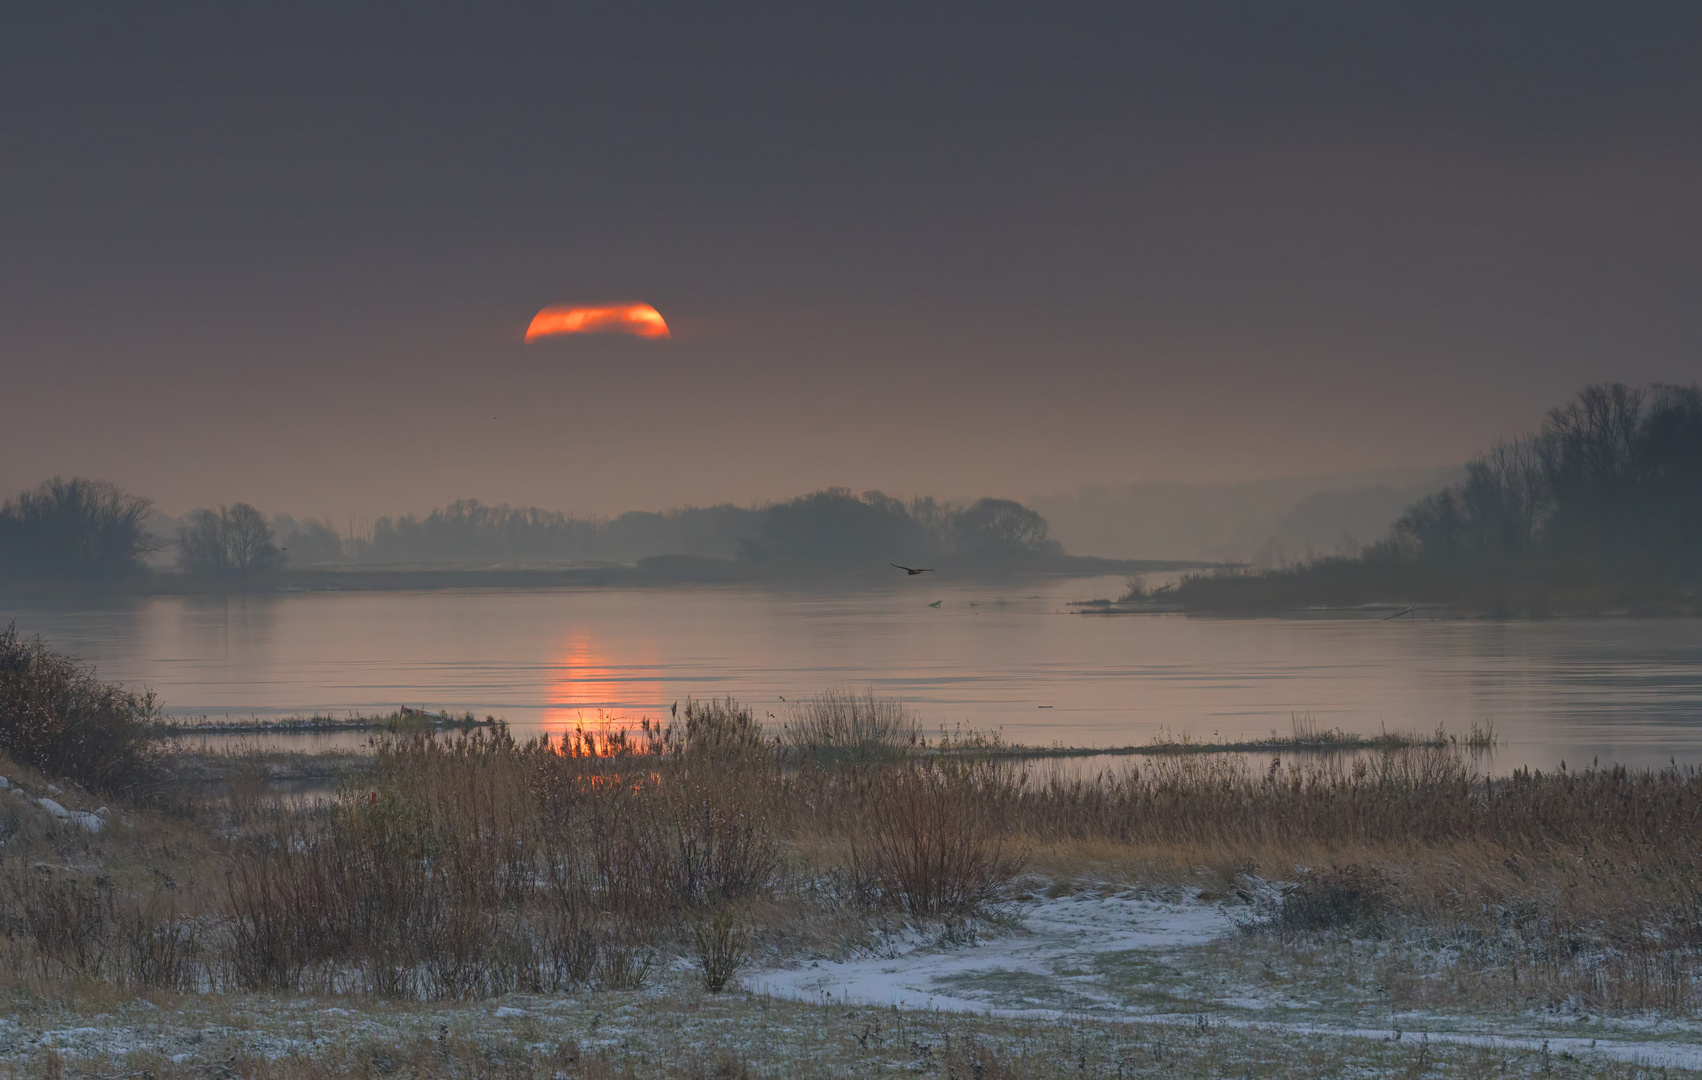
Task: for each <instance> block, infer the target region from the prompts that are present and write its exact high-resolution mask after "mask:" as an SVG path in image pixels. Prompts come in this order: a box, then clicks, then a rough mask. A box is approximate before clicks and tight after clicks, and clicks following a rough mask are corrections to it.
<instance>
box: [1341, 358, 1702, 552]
mask: <svg viewBox="0 0 1702 1080" xmlns="http://www.w3.org/2000/svg"><path fill="white" fill-rule="evenodd" d="M1365 558H1366V560H1367V561H1370V562H1385V563H1387V562H1409V563H1421V564H1428V565H1430V566H1434V567H1438V568H1449V567H1454V568H1461V569H1497V568H1512V567H1514V566H1520V567H1524V568H1531V567H1539V568H1543V567H1545V568H1549V569H1554V570H1559V571H1565V572H1571V573H1576V574H1585V575H1589V576H1592V577H1596V578H1601V579H1646V580H1668V581H1676V580H1686V581H1688V580H1693V579H1695V578H1697V577H1699V576H1702V390H1699V389H1698V388H1697V387H1695V386H1654V387H1651V388H1649V389H1647V390H1642V389H1637V388H1634V387H1630V386H1626V385H1624V384H1622V383H1607V384H1597V385H1593V386H1589V387H1586V388H1585V389H1584V390H1583V391H1582V392H1581V393H1579V394H1578V396H1577V397H1576V398H1574V399H1573V400H1572V401H1570V402H1568V403H1567V404H1566V405H1563V406H1561V407H1559V408H1556V409H1553V410H1551V411H1550V412H1549V414H1548V417H1547V420H1546V421H1545V423H1544V424H1543V427H1542V430H1541V431H1539V432H1537V433H1536V434H1534V435H1531V436H1528V437H1526V438H1522V439H1518V440H1515V441H1513V442H1507V443H1503V444H1501V445H1500V446H1497V447H1496V448H1495V449H1493V450H1491V451H1490V452H1489V453H1487V454H1485V455H1484V456H1482V457H1480V458H1478V459H1477V460H1475V461H1473V462H1471V463H1470V464H1469V465H1468V466H1467V467H1466V479H1465V481H1464V482H1463V483H1461V484H1458V485H1456V486H1453V487H1450V488H1447V489H1445V490H1443V491H1440V492H1438V493H1436V494H1435V495H1431V496H1429V497H1427V498H1425V499H1422V500H1420V501H1419V502H1418V503H1416V504H1414V505H1413V506H1412V507H1411V508H1410V509H1409V510H1408V511H1407V513H1406V514H1405V516H1403V517H1402V518H1401V519H1400V521H1399V522H1397V523H1396V525H1395V528H1394V530H1393V532H1392V534H1391V535H1390V536H1389V537H1388V539H1386V540H1384V541H1383V542H1382V543H1379V544H1377V545H1374V546H1373V547H1371V548H1370V549H1368V550H1367V551H1366V554H1365Z"/></svg>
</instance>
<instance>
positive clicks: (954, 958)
mask: <svg viewBox="0 0 1702 1080" xmlns="http://www.w3.org/2000/svg"><path fill="white" fill-rule="evenodd" d="M1249 917H1250V916H1249V914H1248V909H1247V908H1246V907H1239V906H1237V907H1229V906H1225V905H1224V904H1222V903H1218V902H1202V901H1200V900H1199V899H1197V897H1195V896H1192V895H1189V894H1182V893H1179V894H1176V895H1174V896H1172V897H1169V898H1156V897H1153V896H1143V895H1137V894H1132V893H1117V894H1107V893H1104V892H1095V893H1083V894H1078V895H1074V896H1065V897H1057V898H1049V899H1043V900H1037V901H1034V902H1031V903H1028V904H1024V905H1021V906H1019V907H1017V908H1015V909H1013V910H1012V911H1011V912H1010V917H1009V919H1008V920H1007V923H1008V925H1007V926H1005V927H1004V928H1002V932H1000V931H997V930H995V931H992V932H988V930H987V928H981V929H980V930H979V931H978V932H977V933H974V934H965V933H963V932H957V933H953V934H950V935H945V934H940V933H934V934H931V935H930V934H924V933H917V932H914V931H913V932H909V933H905V934H899V935H893V936H890V937H888V938H886V939H884V940H882V941H881V942H880V943H879V944H878V945H877V946H875V947H874V948H872V949H870V950H867V951H866V952H865V954H863V955H859V956H855V957H851V958H848V959H843V960H825V959H822V960H814V961H810V962H807V963H805V964H803V965H801V966H797V967H790V968H784V969H769V970H763V971H757V972H753V973H750V974H748V975H747V976H746V977H745V979H744V982H745V985H746V986H748V987H749V988H750V989H752V990H754V991H756V992H758V993H763V994H768V995H772V996H776V997H784V998H791V999H796V1000H805V1001H812V1002H831V1003H835V1004H847V1005H899V1006H901V1007H906V1008H934V1009H940V1010H946V1011H958V1012H977V1013H988V1014H994V1015H1009V1016H1013V1017H1014V1016H1022V1017H1037V1016H1044V1015H1054V1016H1057V1015H1087V1016H1093V1017H1095V1018H1100V1019H1110V1018H1114V1017H1123V1018H1127V1019H1142V1020H1155V1019H1157V1020H1162V1019H1171V1020H1174V1021H1176V1022H1179V1023H1188V1024H1200V1023H1207V1024H1213V1025H1219V1024H1221V1025H1230V1026H1236V1025H1257V1026H1259V1027H1269V1026H1272V1025H1277V1026H1281V1027H1284V1028H1288V1029H1291V1030H1293V1031H1295V1032H1297V1033H1298V1032H1307V1033H1317V1034H1341V1035H1354V1036H1361V1037H1371V1038H1380V1039H1400V1038H1411V1039H1429V1040H1439V1041H1445V1042H1454V1043H1469V1044H1474V1045H1482V1046H1506V1047H1524V1048H1529V1049H1536V1048H1539V1047H1541V1046H1543V1045H1545V1044H1546V1045H1547V1046H1548V1047H1549V1049H1550V1051H1551V1052H1553V1053H1556V1054H1558V1053H1563V1052H1565V1053H1572V1054H1588V1053H1594V1054H1602V1055H1605V1056H1609V1057H1613V1058H1617V1059H1620V1060H1625V1061H1637V1062H1642V1063H1646V1064H1651V1065H1666V1066H1671V1067H1679V1068H1688V1069H1702V1023H1697V1022H1693V1021H1682V1020H1678V1021H1675V1020H1661V1019H1650V1018H1627V1019H1619V1020H1604V1019H1601V1018H1594V1019H1591V1020H1589V1021H1588V1022H1587V1023H1586V1022H1583V1021H1580V1020H1577V1019H1575V1018H1574V1019H1572V1020H1567V1019H1565V1018H1561V1017H1549V1016H1540V1015H1531V1014H1519V1013H1514V1012H1511V1011H1509V1012H1508V1013H1506V1014H1503V1015H1499V1016H1484V1015H1475V1014H1453V1013H1449V1014H1444V1013H1431V1012H1409V1011H1401V1012H1391V1011H1389V1010H1388V1009H1386V1008H1384V1009H1381V1010H1379V1011H1378V1012H1377V1020H1379V1021H1381V1023H1382V1025H1384V1026H1367V1025H1366V1024H1365V1023H1364V1020H1365V1019H1366V1018H1367V1017H1366V1016H1365V1013H1366V1012H1367V1011H1368V1010H1367V1008H1365V1007H1364V1005H1365V1003H1363V1002H1359V1003H1348V1004H1345V1005H1344V1002H1343V1000H1342V998H1340V997H1337V998H1336V999H1335V1000H1333V1001H1328V1000H1326V998H1327V997H1330V996H1332V995H1317V994H1315V993H1314V991H1315V990H1316V989H1317V988H1316V987H1290V988H1288V989H1287V991H1284V990H1279V989H1277V988H1274V987H1272V986H1271V985H1268V984H1266V985H1259V984H1255V983H1251V982H1248V981H1246V980H1245V979H1242V980H1239V981H1237V980H1235V979H1232V978H1227V977H1225V976H1224V975H1223V974H1222V971H1223V967H1224V965H1222V964H1221V963H1218V962H1214V960H1215V958H1216V957H1219V956H1221V955H1222V950H1224V949H1226V948H1233V947H1234V946H1235V939H1236V938H1237V937H1239V936H1240V935H1242V934H1243V930H1242V925H1243V924H1244V923H1245V922H1246V921H1247V920H1248V918H1249ZM1296 991H1298V993H1297V992H1296Z"/></svg>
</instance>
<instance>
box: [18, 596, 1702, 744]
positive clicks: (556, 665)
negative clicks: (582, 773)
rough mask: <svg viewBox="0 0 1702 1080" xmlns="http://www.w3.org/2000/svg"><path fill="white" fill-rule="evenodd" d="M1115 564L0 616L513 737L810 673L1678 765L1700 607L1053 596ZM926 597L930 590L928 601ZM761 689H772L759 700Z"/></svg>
mask: <svg viewBox="0 0 1702 1080" xmlns="http://www.w3.org/2000/svg"><path fill="white" fill-rule="evenodd" d="M1120 585H1121V582H1120V581H1118V580H1114V579H1080V578H1076V579H1069V578H1057V579H1042V580H1037V581H1025V582H1020V583H1012V584H1004V585H988V584H985V583H974V582H953V581H949V580H942V579H938V578H932V577H928V576H921V577H918V578H914V579H899V580H895V581H894V582H893V583H892V584H891V585H889V586H881V587H871V588H858V589H839V590H835V589H832V588H823V589H820V590H808V589H777V588H763V587H748V586H740V587H701V588H666V589H662V588H644V589H624V588H622V589H617V588H587V589H550V590H497V589H489V590H487V589H465V590H442V591H431V592H367V593H337V592H321V593H294V594H275V595H251V596H232V597H228V598H226V597H220V598H205V597H146V598H123V599H111V600H101V601H91V600H78V601H54V602H45V601H39V600H31V601H28V602H23V601H18V600H16V599H13V600H10V601H6V600H0V623H4V622H6V621H10V620H14V619H15V620H16V621H17V624H18V628H19V630H20V631H22V632H24V633H27V634H40V635H42V636H43V637H44V638H46V639H47V640H48V641H49V642H50V643H51V644H52V645H53V646H54V647H56V648H59V649H62V650H65V651H67V652H71V653H74V654H76V655H79V656H82V657H85V658H87V659H89V660H91V661H93V662H95V663H96V665H97V667H98V671H99V674H100V675H101V676H102V677H103V678H106V679H111V680H117V681H121V682H125V683H128V684H145V685H147V686H149V687H151V688H152V689H154V690H155V691H156V692H157V693H158V694H159V696H160V699H161V702H162V704H163V705H164V707H165V708H166V710H167V711H168V712H170V713H172V714H175V715H178V716H185V717H189V716H209V717H215V718H218V717H226V716H230V717H249V716H257V717H274V716H284V715H292V714H307V713H315V712H320V713H323V712H329V713H335V714H343V713H350V712H379V711H390V710H393V709H395V708H396V707H397V706H399V705H404V704H405V705H410V706H413V707H416V708H425V709H431V710H438V709H449V710H453V711H456V712H460V711H464V710H470V711H473V712H475V713H478V714H480V715H484V714H487V713H490V714H495V715H498V716H502V717H505V718H507V719H508V721H509V722H510V723H511V724H512V725H513V727H514V728H515V729H516V731H517V732H518V733H522V734H524V733H529V732H535V731H538V730H549V731H561V730H564V729H568V728H571V727H572V726H574V725H575V724H578V723H586V724H594V723H599V722H613V723H636V722H637V721H638V719H639V718H640V717H642V716H652V717H657V716H661V715H663V714H665V713H666V711H667V709H668V707H669V705H670V704H671V703H673V702H675V701H680V700H683V699H685V698H686V697H688V696H695V697H711V696H715V697H719V696H722V695H732V696H734V697H737V698H739V699H741V700H743V701H746V702H749V703H751V704H752V705H754V706H755V707H756V708H757V709H758V711H759V714H761V715H764V716H768V715H772V716H774V717H775V718H783V717H784V715H785V712H786V708H787V704H786V702H787V701H796V700H797V699H799V698H801V697H805V696H807V695H810V694H812V693H816V692H818V691H820V690H822V689H823V688H825V687H830V686H831V687H850V688H855V689H859V690H860V689H863V688H872V689H873V690H874V691H875V692H876V693H878V694H883V695H892V696H897V697H901V698H903V699H904V700H905V701H906V702H908V703H909V704H910V705H911V706H912V707H913V708H914V709H915V710H916V711H917V713H918V714H919V715H920V716H921V718H922V720H923V722H924V724H925V727H926V729H927V730H928V731H929V732H930V733H932V732H935V731H937V730H939V729H940V728H942V727H946V728H955V727H957V726H958V725H963V726H965V727H969V728H977V729H982V730H995V729H996V730H999V731H1002V733H1003V735H1004V737H1005V738H1007V739H1009V740H1012V741H1017V742H1025V743H1040V744H1052V743H1063V744H1069V745H1093V746H1114V745H1126V744H1131V743H1144V742H1147V741H1149V740H1151V739H1152V738H1153V737H1154V736H1155V735H1157V734H1158V733H1159V732H1161V731H1166V732H1169V733H1170V734H1171V735H1172V736H1181V735H1183V734H1187V735H1188V736H1190V737H1193V738H1197V739H1210V738H1213V737H1221V738H1244V737H1259V736H1266V735H1269V734H1270V733H1272V732H1273V731H1274V732H1277V733H1279V734H1287V733H1288V732H1289V730H1290V725H1291V718H1292V717H1293V716H1294V715H1296V714H1309V715H1310V716H1311V717H1312V718H1313V719H1314V721H1315V722H1317V723H1319V724H1320V725H1322V726H1326V727H1341V728H1343V729H1345V730H1348V731H1350V732H1356V733H1375V732H1377V731H1378V730H1380V729H1382V728H1388V729H1417V730H1421V731H1432V730H1434V729H1435V728H1436V727H1437V726H1438V725H1441V726H1443V727H1446V728H1447V729H1448V730H1450V731H1452V732H1455V733H1460V734H1463V733H1464V732H1465V731H1466V730H1467V729H1468V728H1469V726H1470V725H1471V724H1472V723H1474V722H1476V723H1480V724H1481V723H1486V722H1490V723H1493V724H1494V726H1495V730H1496V733H1497V735H1498V739H1499V745H1498V748H1497V750H1496V752H1495V754H1494V757H1493V768H1494V769H1495V771H1497V772H1500V771H1503V770H1505V769H1507V768H1512V767H1516V766H1521V765H1531V766H1535V767H1538V768H1543V769H1548V768H1553V767H1554V766H1555V765H1557V764H1558V763H1559V762H1560V761H1562V760H1564V761H1566V762H1567V763H1569V764H1571V765H1575V766H1576V765H1583V764H1588V763H1589V762H1591V761H1593V760H1600V761H1602V762H1609V761H1616V762H1623V763H1626V764H1631V765H1651V764H1665V763H1666V762H1667V761H1668V760H1669V759H1672V758H1676V759H1678V760H1679V761H1680V762H1697V761H1702V620H1676V619H1664V620H1639V619H1592V620H1582V619H1580V620H1545V621H1483V620H1441V619H1438V620H1429V619H1424V618H1415V617H1413V616H1407V617H1403V618H1401V619H1398V620H1384V619H1381V618H1376V617H1356V616H1328V615H1322V614H1321V615H1318V616H1314V617H1296V618H1260V619H1231V618H1218V617H1202V616H1183V615H1124V616H1096V615H1079V614H1074V613H1073V609H1072V608H1070V607H1069V606H1068V602H1069V601H1070V600H1074V599H1087V598H1092V597H1103V596H1112V595H1115V594H1116V592H1117V591H1118V589H1119V587H1120ZM935 601H938V606H930V605H931V604H933V602H935ZM783 699H784V700H783Z"/></svg>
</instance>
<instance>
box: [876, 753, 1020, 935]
mask: <svg viewBox="0 0 1702 1080" xmlns="http://www.w3.org/2000/svg"><path fill="white" fill-rule="evenodd" d="M980 772H981V771H980V770H972V769H966V768H949V769H948V768H941V767H940V766H938V765H934V764H921V765H915V766H911V767H908V768H903V769H896V770H891V771H888V772H885V773H882V774H881V775H880V776H879V777H878V778H877V779H876V781H875V782H874V784H873V785H872V786H871V787H870V789H869V790H868V791H867V793H866V799H867V801H866V804H865V806H864V808H863V817H862V820H861V821H860V822H859V825H860V828H859V829H858V831H857V832H855V833H853V834H852V836H851V837H850V841H851V852H852V873H853V877H854V879H855V881H856V882H857V884H858V888H859V890H860V891H861V892H862V893H863V894H864V896H865V897H866V898H867V899H869V900H871V901H872V902H874V903H877V904H881V905H889V906H893V907H897V908H900V909H902V910H904V911H906V912H908V913H909V914H911V915H915V916H932V915H961V914H967V913H971V912H974V911H976V910H979V909H981V908H983V907H985V906H986V905H987V904H989V903H991V902H993V901H995V900H997V899H998V898H999V896H1000V894H1001V892H1002V890H1003V888H1004V886H1005V885H1006V884H1007V883H1008V882H1009V881H1010V879H1011V878H1012V877H1013V876H1015V874H1016V872H1017V870H1018V869H1019V867H1020V861H1019V860H1017V859H1015V858H1012V857H1011V856H1009V855H1008V854H1007V853H1006V851H1005V849H1004V844H1003V842H1002V841H1001V839H1000V837H999V833H998V830H997V829H996V828H995V827H993V825H992V824H991V822H990V821H989V820H988V819H987V817H986V816H985V815H984V813H983V812H982V811H983V807H984V806H985V802H984V800H982V799H980V798H977V797H976V796H977V792H976V787H977V783H978V778H979V775H980Z"/></svg>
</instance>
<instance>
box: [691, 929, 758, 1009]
mask: <svg viewBox="0 0 1702 1080" xmlns="http://www.w3.org/2000/svg"><path fill="white" fill-rule="evenodd" d="M693 938H694V941H695V943H696V945H697V963H698V967H699V968H701V969H702V971H703V988H704V989H705V990H708V991H709V992H710V993H712V994H719V993H720V992H721V991H722V990H723V989H725V988H726V986H727V983H728V981H729V980H730V979H732V977H733V975H734V974H735V973H736V972H737V971H738V970H739V968H740V967H742V966H743V965H744V962H745V958H746V956H747V955H748V954H749V951H750V943H749V939H748V937H747V935H746V932H745V929H744V927H742V926H740V925H739V922H738V919H737V918H736V917H735V915H734V913H733V911H732V910H731V909H729V908H722V909H720V910H719V911H716V912H714V913H713V914H711V915H710V916H709V917H707V918H705V919H704V920H703V921H701V922H699V923H698V925H697V931H696V933H695V934H694V935H693Z"/></svg>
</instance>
